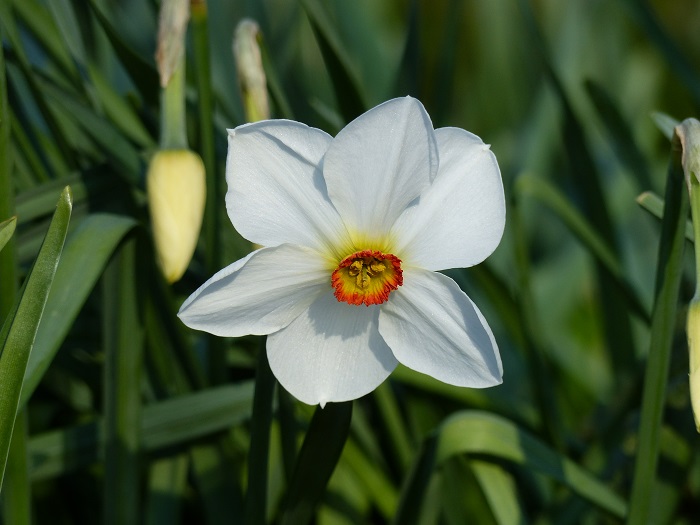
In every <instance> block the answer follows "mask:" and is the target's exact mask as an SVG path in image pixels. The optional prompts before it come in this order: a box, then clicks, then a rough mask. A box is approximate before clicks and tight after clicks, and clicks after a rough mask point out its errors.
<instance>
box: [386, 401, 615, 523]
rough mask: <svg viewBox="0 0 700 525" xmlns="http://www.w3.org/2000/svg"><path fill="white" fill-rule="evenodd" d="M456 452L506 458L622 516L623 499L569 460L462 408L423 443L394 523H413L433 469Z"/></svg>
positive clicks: (506, 426)
mask: <svg viewBox="0 0 700 525" xmlns="http://www.w3.org/2000/svg"><path fill="white" fill-rule="evenodd" d="M456 454H480V455H485V456H492V457H494V458H497V459H499V460H507V461H511V462H513V463H515V464H516V465H520V466H522V467H524V468H525V469H527V470H534V471H536V472H539V473H541V474H545V475H547V476H549V477H551V478H553V479H555V480H557V481H559V482H561V483H563V484H565V485H566V486H568V487H569V488H570V489H571V490H573V491H574V492H576V493H578V495H579V496H581V497H583V498H585V499H587V500H588V501H590V502H591V503H593V504H595V505H597V506H598V507H600V508H601V509H603V510H606V511H607V512H609V513H610V514H612V515H614V516H616V517H618V518H624V516H625V513H626V504H625V502H624V500H622V499H621V498H620V497H619V496H617V495H616V494H615V493H614V492H612V491H611V490H610V489H608V488H607V487H606V486H605V485H603V483H602V482H600V481H598V480H597V479H596V478H595V477H594V476H593V475H592V474H590V473H588V472H587V471H586V470H584V469H583V468H581V467H579V466H578V465H577V464H576V463H574V462H573V461H571V460H569V459H567V458H565V457H563V456H561V455H559V454H557V453H556V452H553V451H552V450H551V449H550V448H548V447H547V446H546V445H545V444H544V443H542V442H541V441H539V440H538V439H536V438H535V437H533V436H532V435H531V434H529V433H528V432H526V431H524V430H522V429H520V428H518V427H517V426H516V425H514V424H513V423H511V422H510V421H508V420H506V419H504V418H501V417H499V416H494V415H493V414H489V413H486V412H478V411H464V412H458V413H456V414H454V415H453V416H451V417H449V418H448V419H446V420H445V421H444V422H443V423H442V424H441V425H440V427H439V428H438V429H437V430H436V431H435V432H434V434H433V435H432V436H431V437H430V438H429V439H428V441H427V442H426V443H425V445H424V447H423V450H422V451H421V454H420V455H419V456H418V458H417V459H416V462H415V463H414V466H413V470H412V472H411V474H410V476H409V477H408V478H407V479H406V481H405V483H404V486H403V490H402V493H401V502H400V503H399V508H398V511H397V513H396V515H395V516H394V523H396V524H401V525H403V524H411V523H415V522H416V521H415V520H416V517H417V516H418V515H419V514H420V509H421V504H422V500H423V494H424V493H425V490H426V488H427V486H428V484H429V483H430V480H431V477H432V474H433V472H434V471H435V470H436V469H437V468H439V466H440V465H441V464H442V463H443V462H444V461H445V460H447V459H448V458H450V457H452V456H454V455H456Z"/></svg>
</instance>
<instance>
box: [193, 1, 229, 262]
mask: <svg viewBox="0 0 700 525" xmlns="http://www.w3.org/2000/svg"><path fill="white" fill-rule="evenodd" d="M191 10H192V36H193V44H194V46H193V47H194V70H195V78H196V81H197V94H198V102H199V104H198V110H199V111H198V112H199V133H200V136H199V137H200V144H199V153H200V155H201V156H202V161H203V162H204V168H205V169H206V173H207V205H206V208H205V216H204V240H205V246H206V252H205V253H206V269H207V275H211V274H213V273H214V272H216V271H218V270H219V269H220V268H221V261H220V258H221V242H220V240H219V217H220V214H219V210H220V207H221V205H222V200H221V199H220V195H219V193H220V188H219V176H218V175H219V174H218V170H217V169H216V157H215V150H214V123H213V119H212V116H213V115H214V98H213V96H212V87H211V67H210V60H209V28H208V17H207V3H206V1H204V0H200V1H194V0H193V1H192V2H191Z"/></svg>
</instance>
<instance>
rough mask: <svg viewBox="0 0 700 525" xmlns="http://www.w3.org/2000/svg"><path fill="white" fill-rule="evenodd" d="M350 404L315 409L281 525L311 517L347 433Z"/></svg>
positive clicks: (300, 524) (301, 523) (292, 524)
mask: <svg viewBox="0 0 700 525" xmlns="http://www.w3.org/2000/svg"><path fill="white" fill-rule="evenodd" d="M351 418H352V401H350V402H347V403H329V404H328V405H326V407H325V408H321V407H318V408H316V411H315V412H314V416H313V418H312V419H311V424H310V425H309V430H308V431H307V433H306V437H305V438H304V444H303V445H302V447H301V450H300V451H299V456H298V457H297V463H296V466H295V468H294V474H293V475H292V482H291V483H290V484H289V485H288V488H287V494H286V495H285V503H284V513H283V517H282V520H281V523H282V525H305V524H306V523H309V522H310V521H311V520H312V518H313V515H314V512H315V509H316V505H317V504H318V502H319V500H320V499H321V497H322V496H323V493H324V491H325V489H326V485H327V484H328V480H329V479H330V477H331V474H332V473H333V470H334V469H335V466H336V464H337V463H338V460H339V459H340V454H341V452H342V450H343V446H344V445H345V441H346V440H347V437H348V433H349V431H350V420H351Z"/></svg>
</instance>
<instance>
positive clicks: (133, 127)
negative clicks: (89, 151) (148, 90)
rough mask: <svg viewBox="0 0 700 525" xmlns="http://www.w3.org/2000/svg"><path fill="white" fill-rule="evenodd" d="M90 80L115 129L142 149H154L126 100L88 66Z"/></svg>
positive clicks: (154, 144) (91, 66)
mask: <svg viewBox="0 0 700 525" xmlns="http://www.w3.org/2000/svg"><path fill="white" fill-rule="evenodd" d="M88 72H89V74H90V80H92V85H93V86H94V87H95V91H96V94H97V98H98V99H99V101H100V105H101V106H102V108H103V109H104V112H105V114H106V115H107V116H108V117H109V119H110V120H111V121H112V122H113V123H114V125H115V126H116V127H117V129H118V130H119V131H120V132H121V133H122V134H124V135H125V136H126V137H128V138H129V139H131V140H132V141H134V142H135V143H136V144H138V145H139V146H140V147H142V148H144V149H149V148H154V147H155V146H156V141H155V140H154V139H153V137H152V136H151V134H150V133H149V132H148V130H147V129H146V127H145V126H144V125H143V122H141V119H139V117H138V115H137V114H136V112H135V111H134V109H133V108H132V107H131V105H129V104H128V102H127V98H126V97H124V95H122V94H121V93H119V92H117V91H116V90H115V89H114V87H113V86H112V84H110V82H109V80H108V79H107V78H106V77H105V76H104V75H103V73H102V72H101V71H100V70H99V69H98V68H97V67H95V66H93V65H90V66H88Z"/></svg>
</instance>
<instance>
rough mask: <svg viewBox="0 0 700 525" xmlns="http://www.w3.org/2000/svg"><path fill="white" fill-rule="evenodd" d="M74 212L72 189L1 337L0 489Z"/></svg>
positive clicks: (60, 204) (62, 200)
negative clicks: (39, 331) (31, 356)
mask: <svg viewBox="0 0 700 525" xmlns="http://www.w3.org/2000/svg"><path fill="white" fill-rule="evenodd" d="M71 209H72V201H71V193H70V188H66V189H65V190H63V193H62V194H61V197H60V198H59V200H58V205H57V208H56V213H55V214H54V218H53V221H51V225H50V226H49V231H48V232H47V233H46V237H45V238H44V243H43V244H42V246H41V250H40V251H39V255H38V256H37V259H36V262H35V263H34V267H33V268H32V271H31V273H30V274H29V277H27V280H26V283H25V285H24V291H23V293H22V295H21V296H20V297H19V299H18V302H17V308H16V310H15V312H14V314H11V316H10V317H8V318H7V319H6V320H5V324H4V325H3V328H2V333H1V334H0V345H1V347H0V348H1V352H2V353H1V354H0V485H1V484H2V478H3V474H4V472H5V464H6V462H7V454H8V450H9V447H10V440H11V439H12V429H13V427H14V421H15V416H16V414H17V407H18V406H19V399H20V395H21V391H22V380H23V378H24V373H25V369H26V367H27V361H28V360H29V354H30V352H31V350H32V346H33V344H34V338H35V336H36V332H37V327H38V326H39V321H40V320H41V316H42V314H43V312H44V306H45V304H46V300H47V298H48V295H49V291H50V289H51V285H52V283H53V279H54V275H55V274H56V267H57V266H58V261H59V259H60V257H61V251H62V250H63V243H64V242H65V239H66V233H67V232H68V223H69V221H70V215H71Z"/></svg>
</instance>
